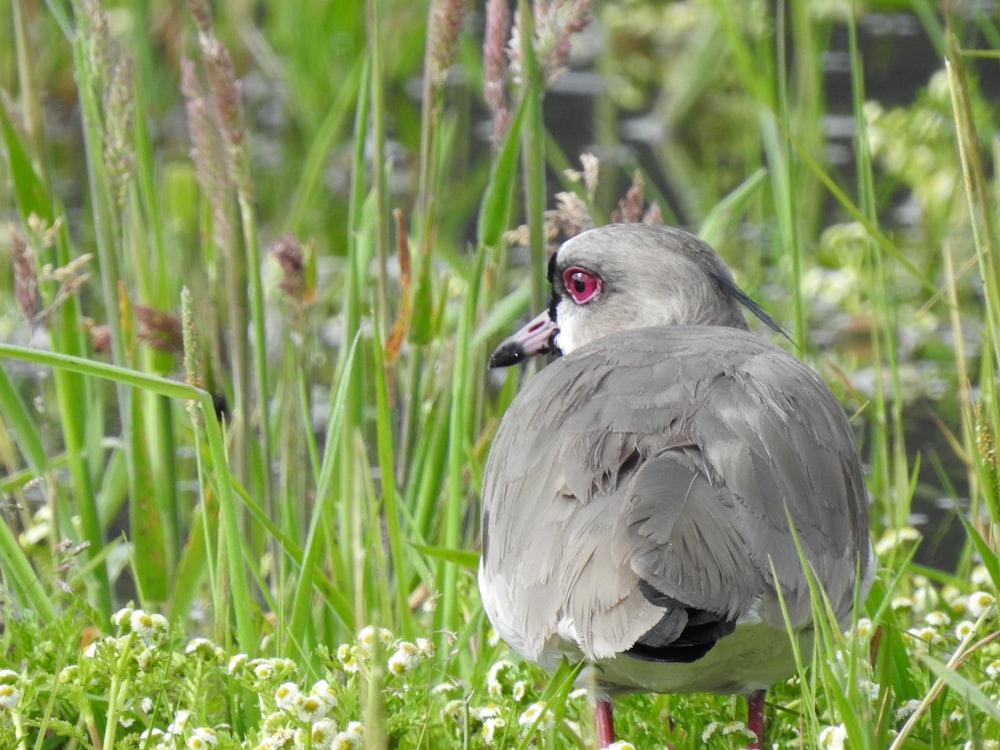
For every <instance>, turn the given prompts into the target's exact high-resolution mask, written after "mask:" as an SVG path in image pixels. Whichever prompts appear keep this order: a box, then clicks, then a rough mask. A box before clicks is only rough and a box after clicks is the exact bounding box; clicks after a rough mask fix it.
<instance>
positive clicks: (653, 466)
mask: <svg viewBox="0 0 1000 750" xmlns="http://www.w3.org/2000/svg"><path fill="white" fill-rule="evenodd" d="M548 280H549V283H550V285H551V288H552V292H551V302H550V304H549V306H548V309H546V310H544V311H543V312H542V313H541V314H539V315H538V316H537V317H536V318H534V319H533V320H531V321H530V322H529V323H528V324H527V325H526V326H524V327H523V328H522V329H521V330H519V331H518V332H517V333H515V334H513V335H512V336H510V337H509V338H507V339H505V340H504V341H503V342H502V343H501V344H500V345H499V346H498V347H497V348H496V349H495V350H494V352H493V354H492V356H491V357H490V361H489V366H490V367H506V366H509V365H513V364H520V363H523V362H525V361H527V360H528V359H529V358H530V357H532V356H534V355H536V354H541V353H545V352H548V353H551V354H555V355H559V356H557V357H556V358H554V359H552V361H551V362H550V363H549V364H547V365H545V366H544V367H542V368H541V369H540V370H539V371H538V372H537V373H535V374H534V375H532V376H531V377H530V378H528V379H527V381H526V383H524V384H523V385H522V386H521V388H520V390H519V392H518V394H517V395H516V397H515V398H514V399H513V401H512V402H511V404H510V406H509V407H508V408H507V410H506V412H505V413H504V414H503V416H502V418H501V419H500V422H499V424H498V426H497V429H496V432H495V435H494V438H493V441H492V445H491V447H490V450H489V454H488V457H487V461H486V466H485V470H484V474H483V484H482V505H481V537H482V538H481V544H482V553H481V557H480V563H479V569H478V584H479V590H480V596H481V599H482V603H483V609H484V611H485V613H486V615H487V617H488V618H489V620H490V622H491V624H492V626H493V628H494V629H495V631H496V633H497V634H498V635H499V636H500V637H501V638H502V639H503V640H504V641H505V642H506V643H507V644H508V645H509V646H510V647H511V648H512V649H513V650H514V651H516V652H517V653H519V654H520V655H521V656H523V657H525V658H526V659H528V660H530V661H533V662H535V663H538V664H540V665H542V666H543V667H546V668H549V669H554V668H556V667H557V666H558V665H559V664H560V663H562V661H563V660H564V659H568V660H569V661H570V662H571V663H581V662H582V663H583V665H584V666H583V667H581V677H580V679H581V680H583V679H584V676H586V680H587V683H588V684H589V685H590V686H591V687H592V689H593V706H594V718H595V731H596V734H597V744H598V747H607V746H608V745H610V744H611V743H612V742H614V726H613V720H612V699H613V698H614V696H616V695H619V694H624V693H629V692H655V693H671V694H673V693H719V694H742V695H744V696H746V699H747V724H746V726H747V728H748V730H749V731H750V732H752V733H753V735H754V736H755V737H756V740H755V741H752V742H751V743H750V744H749V745H748V748H759V747H761V746H762V744H763V741H764V708H765V701H766V691H767V689H768V687H769V686H770V685H772V684H774V683H775V682H778V681H781V680H784V679H787V678H788V677H789V676H790V675H791V674H792V673H794V671H795V660H794V655H793V654H794V651H793V647H792V638H793V637H794V638H795V639H797V640H798V641H799V645H800V646H801V647H802V649H803V653H809V651H808V649H810V648H811V645H812V640H813V632H814V627H813V622H812V607H811V604H810V588H809V582H808V580H807V579H808V577H807V574H806V572H805V570H804V568H803V560H804V561H805V564H806V565H807V566H808V567H809V568H810V569H811V573H812V575H813V576H814V577H815V580H816V581H817V582H818V583H819V585H820V586H821V587H822V589H823V590H824V592H825V596H826V597H827V598H828V602H829V606H830V607H831V608H832V611H833V613H834V615H835V616H836V618H837V621H838V623H839V624H840V625H841V626H842V627H847V626H848V625H849V624H850V622H851V619H852V615H853V610H854V607H855V601H858V600H860V601H863V597H864V595H865V593H866V592H867V590H868V587H869V585H870V583H871V579H872V577H873V570H874V561H873V556H872V551H871V544H870V539H869V530H868V497H867V493H866V489H865V483H864V473H863V467H862V463H861V459H860V457H859V454H858V450H857V442H856V438H855V435H854V432H853V430H852V427H851V425H850V422H849V420H848V418H847V415H846V412H845V410H844V408H843V407H842V406H841V405H840V403H839V402H838V401H837V399H836V397H835V396H834V395H833V393H832V392H831V391H830V389H829V387H828V386H827V385H826V384H825V383H824V382H823V380H822V379H821V378H820V377H819V376H818V375H817V374H816V373H815V372H813V370H811V369H810V368H809V367H808V366H806V365H805V364H804V363H803V362H801V361H800V360H799V359H798V358H796V357H795V356H794V355H792V354H791V353H789V352H788V351H786V350H785V349H783V348H782V347H781V346H778V345H777V344H776V343H774V342H772V341H770V340H768V339H767V338H766V337H765V336H763V335H760V334H758V333H754V332H751V331H750V329H749V326H748V324H747V319H746V317H745V315H744V311H749V312H751V313H753V314H754V315H755V316H756V317H758V318H760V320H762V321H763V322H764V323H765V324H766V325H767V326H768V327H770V328H772V329H774V330H775V331H781V332H783V329H782V327H781V326H780V325H779V324H778V323H777V322H776V321H775V320H774V319H773V318H771V317H770V316H769V315H768V314H767V313H766V312H765V311H764V310H763V309H762V308H761V307H760V306H759V305H758V304H757V303H756V302H754V301H753V300H752V299H751V297H750V296H749V295H747V294H746V293H745V292H744V291H743V290H742V289H740V287H739V286H737V284H736V282H735V280H734V277H733V274H732V271H731V270H730V269H729V267H728V266H727V265H726V263H725V261H723V259H722V258H721V257H720V256H719V255H718V253H716V252H715V250H714V249H712V247H711V246H709V245H708V244H707V243H705V242H703V241H702V240H701V239H699V238H698V237H696V236H695V235H693V234H690V233H688V232H686V231H684V230H681V229H678V228H674V227H669V226H664V225H650V224H610V225H606V226H601V227H597V228H593V229H589V230H587V231H584V232H582V233H580V234H578V235H576V236H574V237H571V238H570V239H568V240H567V241H566V242H564V243H563V244H562V245H561V246H560V247H559V249H558V250H557V251H556V253H555V254H554V255H552V257H551V259H550V261H549V268H548ZM783 610H784V611H783ZM786 617H787V621H786ZM790 632H791V633H793V634H794V636H790V635H789V633H790Z"/></svg>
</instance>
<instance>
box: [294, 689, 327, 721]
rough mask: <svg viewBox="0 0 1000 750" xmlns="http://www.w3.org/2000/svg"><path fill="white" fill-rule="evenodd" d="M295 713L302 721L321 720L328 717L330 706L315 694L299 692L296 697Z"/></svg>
mask: <svg viewBox="0 0 1000 750" xmlns="http://www.w3.org/2000/svg"><path fill="white" fill-rule="evenodd" d="M294 705H295V713H296V714H297V715H298V717H299V719H301V720H302V721H308V722H313V721H319V720H320V719H324V718H326V714H327V712H328V711H329V710H330V706H329V705H328V704H326V703H325V702H324V701H321V700H320V699H319V698H317V697H316V696H314V695H303V694H301V693H300V694H299V695H298V696H296V698H295V704H294Z"/></svg>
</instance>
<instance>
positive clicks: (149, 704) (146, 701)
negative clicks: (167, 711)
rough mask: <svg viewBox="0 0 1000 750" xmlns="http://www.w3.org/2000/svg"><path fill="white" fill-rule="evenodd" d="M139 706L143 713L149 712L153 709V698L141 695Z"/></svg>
mask: <svg viewBox="0 0 1000 750" xmlns="http://www.w3.org/2000/svg"><path fill="white" fill-rule="evenodd" d="M139 708H141V709H142V711H143V713H147V714H148V713H149V712H150V711H152V710H153V699H152V698H150V697H149V696H148V695H146V696H143V699H142V700H141V701H139Z"/></svg>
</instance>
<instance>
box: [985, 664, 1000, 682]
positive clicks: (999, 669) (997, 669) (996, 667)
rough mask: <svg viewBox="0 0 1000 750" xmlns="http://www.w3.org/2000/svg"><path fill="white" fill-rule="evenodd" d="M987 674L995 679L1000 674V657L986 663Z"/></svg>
mask: <svg viewBox="0 0 1000 750" xmlns="http://www.w3.org/2000/svg"><path fill="white" fill-rule="evenodd" d="M986 674H988V675H989V676H990V677H992V678H993V679H996V678H997V677H998V676H1000V659H994V660H993V661H991V662H990V663H989V664H987V665H986Z"/></svg>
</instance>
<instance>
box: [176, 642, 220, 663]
mask: <svg viewBox="0 0 1000 750" xmlns="http://www.w3.org/2000/svg"><path fill="white" fill-rule="evenodd" d="M184 653H185V654H187V655H189V656H200V657H202V658H205V659H215V658H216V657H218V656H220V655H221V649H220V648H219V647H218V646H216V645H215V644H214V643H212V642H211V641H210V640H208V638H192V639H191V640H190V641H188V643H187V646H185V647H184Z"/></svg>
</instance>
